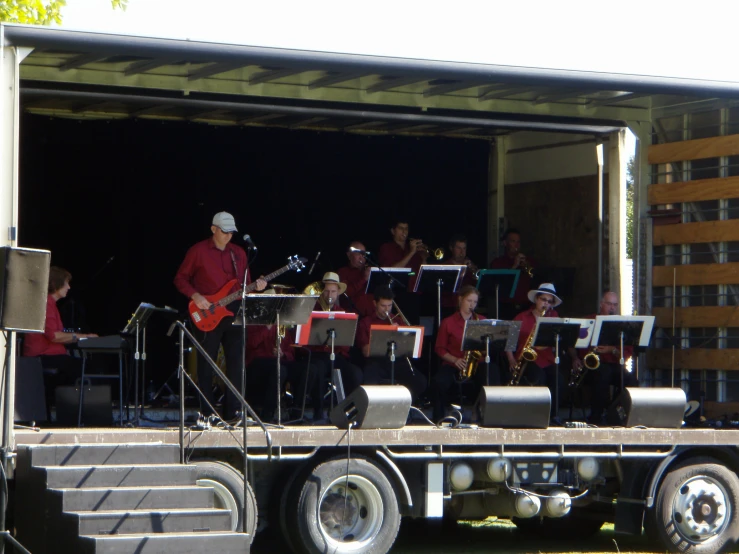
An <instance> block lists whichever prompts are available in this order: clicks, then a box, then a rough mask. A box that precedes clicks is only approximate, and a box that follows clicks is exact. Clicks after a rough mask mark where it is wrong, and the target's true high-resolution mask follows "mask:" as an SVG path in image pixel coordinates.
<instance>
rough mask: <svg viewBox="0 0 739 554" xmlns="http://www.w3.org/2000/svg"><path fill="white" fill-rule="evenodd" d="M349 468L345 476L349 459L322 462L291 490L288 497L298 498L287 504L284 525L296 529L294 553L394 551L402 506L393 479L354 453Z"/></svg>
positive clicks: (366, 553) (359, 553)
mask: <svg viewBox="0 0 739 554" xmlns="http://www.w3.org/2000/svg"><path fill="white" fill-rule="evenodd" d="M348 469H349V471H348V473H349V477H348V479H347V460H346V459H334V460H330V461H327V462H324V463H322V464H321V465H319V466H316V467H315V468H313V469H312V470H311V471H309V472H308V473H307V476H306V477H305V478H304V479H302V480H299V481H298V480H296V482H295V485H294V486H293V488H292V491H290V492H288V494H287V499H288V501H289V500H294V499H295V497H297V501H296V502H291V503H290V504H288V506H287V508H286V510H287V513H286V524H287V525H286V527H287V528H288V529H292V530H293V532H292V533H291V539H290V542H291V546H292V547H293V549H294V551H295V552H298V553H307V554H322V553H325V552H331V553H335V554H343V553H352V554H368V553H377V554H382V553H385V552H388V551H389V550H390V547H391V546H392V545H393V543H394V542H395V539H396V537H397V536H398V531H399V530H400V509H399V506H398V500H397V497H396V495H395V490H394V488H393V486H392V484H391V482H390V479H389V478H388V476H387V475H386V474H385V472H384V471H383V470H382V469H381V468H380V467H378V466H377V465H375V464H374V463H372V462H371V461H369V460H366V459H363V458H352V459H351V460H350V461H349V464H348ZM347 482H348V487H347V486H346V483H347ZM301 484H302V486H300V485H301ZM291 493H292V494H291ZM345 495H346V496H345ZM291 497H292V498H291ZM345 502H346V503H347V507H348V509H347V510H346V514H347V515H346V516H344V513H345V512H344V503H345ZM342 519H343V520H344V521H345V524H344V526H343V527H341V520H342Z"/></svg>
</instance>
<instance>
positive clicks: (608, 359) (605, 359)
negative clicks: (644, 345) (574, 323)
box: [577, 314, 634, 364]
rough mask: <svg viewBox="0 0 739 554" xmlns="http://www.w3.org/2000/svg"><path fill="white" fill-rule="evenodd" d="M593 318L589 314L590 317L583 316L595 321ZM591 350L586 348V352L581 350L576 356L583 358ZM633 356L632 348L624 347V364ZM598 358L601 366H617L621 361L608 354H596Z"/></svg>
mask: <svg viewBox="0 0 739 554" xmlns="http://www.w3.org/2000/svg"><path fill="white" fill-rule="evenodd" d="M595 316H596V314H590V315H587V316H585V319H595ZM608 346H612V347H613V348H616V349H618V348H620V347H621V345H619V344H613V345H608ZM591 350H592V348H588V349H587V350H585V349H582V348H581V349H579V350H578V351H577V354H578V355H579V356H580V358H584V357H585V355H586V354H587V353H588V352H590V351H591ZM633 355H634V347H633V346H624V363H625V362H626V360H628V359H629V358H631V356H633ZM598 358H600V362H601V363H603V364H618V363H620V362H621V359H620V358H619V356H618V354H616V355H615V356H614V355H613V354H611V353H610V352H606V353H605V354H598Z"/></svg>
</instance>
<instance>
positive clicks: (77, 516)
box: [64, 508, 231, 535]
mask: <svg viewBox="0 0 739 554" xmlns="http://www.w3.org/2000/svg"><path fill="white" fill-rule="evenodd" d="M64 516H65V518H67V519H70V518H71V519H73V520H76V523H77V529H78V534H79V535H127V534H131V533H191V532H209V531H231V510H221V509H217V508H209V509H199V510H198V509H195V510H192V509H171V510H110V511H99V512H65V514H64Z"/></svg>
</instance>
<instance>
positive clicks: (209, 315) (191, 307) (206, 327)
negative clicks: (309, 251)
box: [187, 255, 308, 331]
mask: <svg viewBox="0 0 739 554" xmlns="http://www.w3.org/2000/svg"><path fill="white" fill-rule="evenodd" d="M307 261H308V260H306V259H305V258H299V257H298V256H297V255H295V256H290V257H289V258H288V262H289V263H288V264H287V265H286V266H283V267H281V268H280V269H278V270H277V271H274V272H272V273H270V274H269V275H266V276H264V277H261V278H262V279H264V280H265V281H271V280H272V279H274V278H275V277H279V276H280V275H282V274H283V273H285V272H286V271H290V270H291V269H294V270H295V271H300V270H301V269H303V268H305V264H306V263H307ZM236 283H238V280H237V279H232V280H231V281H229V282H228V283H226V284H225V285H223V288H222V289H221V290H219V291H218V292H216V293H215V294H211V295H204V296H205V299H206V300H208V302H210V304H211V305H210V308H208V309H207V310H201V309H200V308H198V307H197V306H196V305H195V302H194V301H193V300H190V303H189V304H188V306H187V311H188V313H189V314H190V317H191V318H192V322H193V323H194V324H195V327H197V328H198V329H200V330H201V331H212V330H213V329H215V328H216V327H217V326H218V324H219V323H220V322H221V320H222V319H223V318H224V317H228V316H230V315H234V314H233V312H231V311H229V310H227V309H226V306H228V305H229V304H230V303H231V302H233V301H234V300H238V299H239V298H241V294H242V291H241V290H237V291H236V292H234V293H232V294H228V291H230V290H231V289H232V288H233V287H234V285H235V284H236ZM256 288H257V283H256V282H254V283H252V284H251V285H247V287H246V293H247V294H248V293H250V292H252V291H253V290H255V289H256Z"/></svg>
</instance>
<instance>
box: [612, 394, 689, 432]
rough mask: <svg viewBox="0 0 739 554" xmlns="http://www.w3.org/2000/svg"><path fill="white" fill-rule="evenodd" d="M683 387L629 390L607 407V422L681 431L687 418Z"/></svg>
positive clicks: (625, 425) (626, 425)
mask: <svg viewBox="0 0 739 554" xmlns="http://www.w3.org/2000/svg"><path fill="white" fill-rule="evenodd" d="M685 406H686V398H685V391H683V389H681V388H657V387H655V388H651V387H650V388H641V387H626V388H625V389H624V392H623V393H621V394H620V395H619V397H618V398H617V399H616V400H615V401H614V402H613V404H611V406H610V407H609V408H608V422H609V423H610V424H611V425H623V426H624V427H636V426H644V427H661V428H664V429H679V428H680V427H682V424H683V416H684V415H685Z"/></svg>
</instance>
